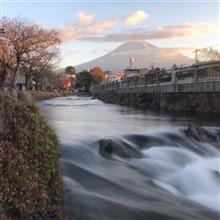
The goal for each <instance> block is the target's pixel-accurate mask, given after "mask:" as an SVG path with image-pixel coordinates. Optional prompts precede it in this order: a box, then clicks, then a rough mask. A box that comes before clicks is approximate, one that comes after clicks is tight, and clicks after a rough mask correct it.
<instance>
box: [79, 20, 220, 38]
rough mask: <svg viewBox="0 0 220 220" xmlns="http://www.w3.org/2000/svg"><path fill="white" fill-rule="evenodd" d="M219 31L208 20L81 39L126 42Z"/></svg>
mask: <svg viewBox="0 0 220 220" xmlns="http://www.w3.org/2000/svg"><path fill="white" fill-rule="evenodd" d="M216 32H217V25H215V24H213V23H207V22H199V23H185V24H182V25H173V26H164V27H155V28H151V29H150V28H144V27H143V28H138V29H130V30H127V31H124V32H118V33H109V34H105V35H103V36H96V37H94V36H92V37H83V38H81V40H90V41H101V42H124V41H129V40H156V39H172V38H196V37H200V36H205V35H208V34H214V33H216Z"/></svg>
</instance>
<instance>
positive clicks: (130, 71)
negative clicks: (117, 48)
mask: <svg viewBox="0 0 220 220" xmlns="http://www.w3.org/2000/svg"><path fill="white" fill-rule="evenodd" d="M148 71H149V69H147V68H127V69H125V76H126V77H133V76H143V75H145V74H147V73H148Z"/></svg>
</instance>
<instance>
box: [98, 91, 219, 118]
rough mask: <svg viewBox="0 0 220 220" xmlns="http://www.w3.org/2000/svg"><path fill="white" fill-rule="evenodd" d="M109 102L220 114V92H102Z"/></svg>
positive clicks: (170, 110) (171, 110)
mask: <svg viewBox="0 0 220 220" xmlns="http://www.w3.org/2000/svg"><path fill="white" fill-rule="evenodd" d="M96 98H98V99H100V100H103V101H105V102H107V103H116V104H120V105H126V106H132V107H137V108H141V109H155V110H161V111H167V112H175V113H180V112H182V113H204V114H209V115H219V114H220V94H211V93H203V94H199V93H194V94H141V95H139V94H100V95H96Z"/></svg>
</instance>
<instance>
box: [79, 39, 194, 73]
mask: <svg viewBox="0 0 220 220" xmlns="http://www.w3.org/2000/svg"><path fill="white" fill-rule="evenodd" d="M131 57H133V58H134V60H135V61H134V67H136V68H149V66H151V65H152V64H153V65H154V66H156V67H161V68H171V67H172V66H173V64H176V65H191V64H192V63H193V59H191V58H189V57H187V56H184V55H183V54H181V53H180V52H179V51H178V49H174V48H160V47H157V46H154V45H152V44H150V43H147V42H145V41H129V42H125V43H123V44H122V45H121V46H119V47H118V48H116V49H115V50H113V51H112V52H110V53H108V54H106V55H104V56H102V57H99V58H97V59H94V60H92V61H89V62H86V63H82V64H80V65H77V66H76V70H77V71H81V70H85V69H91V68H93V67H95V66H99V67H100V68H102V69H103V70H104V71H107V70H109V71H122V70H124V69H125V68H127V67H128V66H129V59H130V58H131Z"/></svg>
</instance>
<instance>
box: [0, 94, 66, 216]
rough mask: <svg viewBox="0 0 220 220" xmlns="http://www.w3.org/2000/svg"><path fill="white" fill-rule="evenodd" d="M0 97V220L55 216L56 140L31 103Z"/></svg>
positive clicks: (58, 188)
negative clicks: (0, 126)
mask: <svg viewBox="0 0 220 220" xmlns="http://www.w3.org/2000/svg"><path fill="white" fill-rule="evenodd" d="M0 98H1V99H0V107H1V109H0V113H1V117H0V120H2V121H3V123H2V124H3V125H2V126H3V128H2V129H0V219H10V218H9V217H6V215H7V216H10V217H12V219H13V217H16V219H22V220H23V219H32V218H36V219H39V218H40V217H41V216H48V215H57V216H58V215H59V212H58V209H57V206H56V205H57V203H58V202H59V200H60V199H61V198H62V193H63V189H62V180H61V176H60V172H59V167H58V156H59V143H58V140H57V137H56V135H55V133H54V131H53V130H52V129H51V128H50V127H49V126H48V125H47V123H46V121H45V120H44V119H43V117H42V116H40V114H39V112H38V109H37V108H36V107H35V106H34V105H33V104H31V103H30V102H21V101H18V100H16V99H14V98H12V97H8V96H7V97H6V96H2V97H0Z"/></svg>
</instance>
